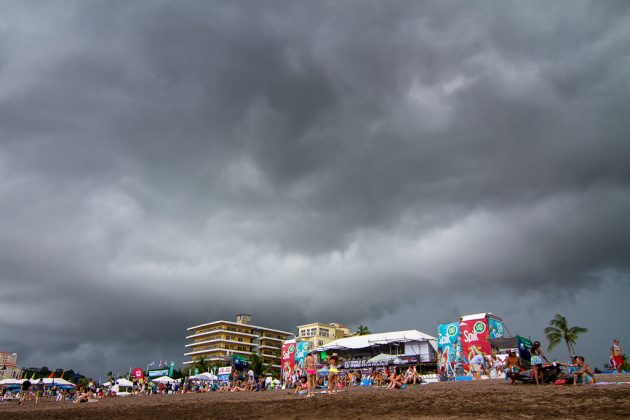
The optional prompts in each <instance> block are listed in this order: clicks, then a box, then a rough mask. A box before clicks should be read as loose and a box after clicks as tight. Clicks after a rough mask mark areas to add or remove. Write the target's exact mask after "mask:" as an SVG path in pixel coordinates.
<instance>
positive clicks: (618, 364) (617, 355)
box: [610, 338, 623, 373]
mask: <svg viewBox="0 0 630 420" xmlns="http://www.w3.org/2000/svg"><path fill="white" fill-rule="evenodd" d="M610 358H611V359H612V360H613V363H614V364H615V366H613V369H617V373H623V372H622V369H623V357H622V356H621V346H620V345H619V339H618V338H615V339H614V340H613V345H612V346H611V347H610Z"/></svg>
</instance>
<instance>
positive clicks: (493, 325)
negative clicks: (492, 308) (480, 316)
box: [488, 318, 505, 339]
mask: <svg viewBox="0 0 630 420" xmlns="http://www.w3.org/2000/svg"><path fill="white" fill-rule="evenodd" d="M488 329H489V335H490V338H491V339H493V338H503V337H505V332H504V331H505V327H504V326H503V321H499V320H498V319H495V318H488Z"/></svg>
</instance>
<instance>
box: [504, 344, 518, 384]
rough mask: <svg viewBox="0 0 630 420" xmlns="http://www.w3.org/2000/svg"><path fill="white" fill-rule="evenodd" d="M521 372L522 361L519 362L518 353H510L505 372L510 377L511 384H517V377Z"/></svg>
mask: <svg viewBox="0 0 630 420" xmlns="http://www.w3.org/2000/svg"><path fill="white" fill-rule="evenodd" d="M520 371H521V361H520V360H519V358H518V356H517V355H516V353H514V352H513V351H511V352H510V355H509V356H508V358H507V359H506V360H505V372H506V373H507V375H508V377H509V378H510V379H511V380H512V382H511V384H512V385H515V384H516V375H517V374H518V373H519V372H520Z"/></svg>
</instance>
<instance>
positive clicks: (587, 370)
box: [573, 356, 595, 385]
mask: <svg viewBox="0 0 630 420" xmlns="http://www.w3.org/2000/svg"><path fill="white" fill-rule="evenodd" d="M574 360H575V364H576V365H577V370H575V371H574V372H573V385H577V384H594V383H595V374H594V373H593V370H592V369H591V367H590V366H589V365H588V363H586V361H585V360H584V357H582V356H575V359H574Z"/></svg>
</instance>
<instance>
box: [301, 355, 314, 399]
mask: <svg viewBox="0 0 630 420" xmlns="http://www.w3.org/2000/svg"><path fill="white" fill-rule="evenodd" d="M304 368H305V369H306V378H307V380H308V395H307V397H313V396H315V380H316V379H317V363H316V362H315V355H314V354H313V352H312V351H309V352H308V355H307V356H306V359H305V360H304Z"/></svg>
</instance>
